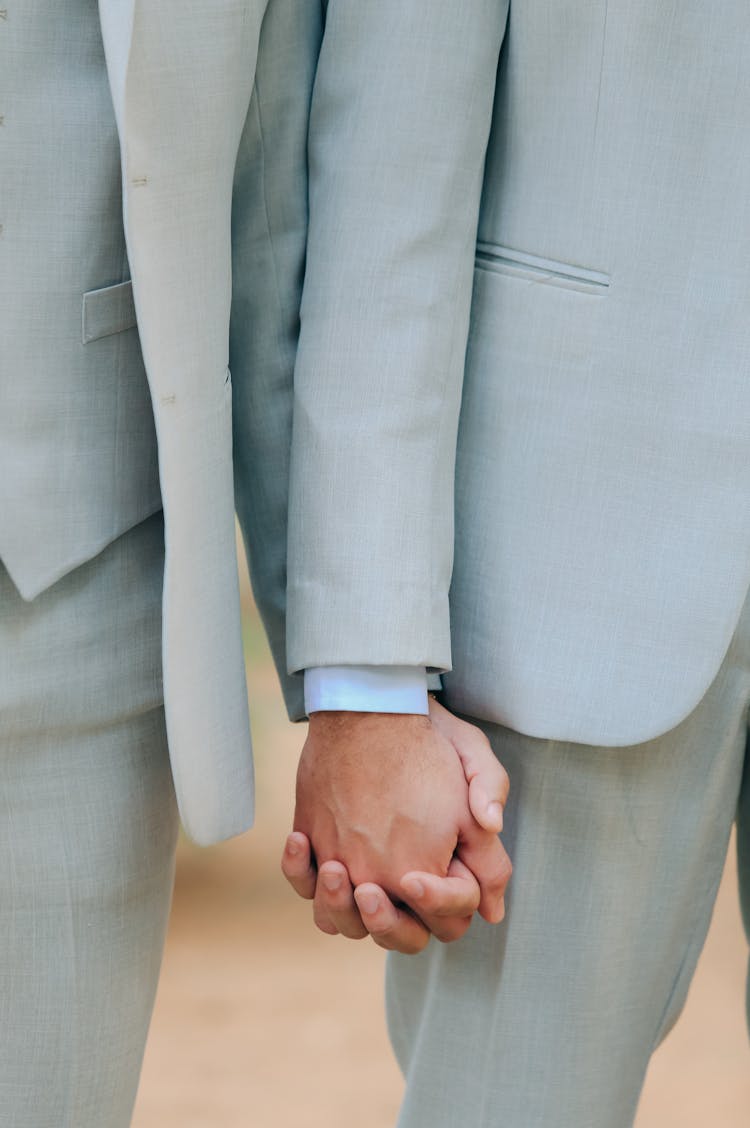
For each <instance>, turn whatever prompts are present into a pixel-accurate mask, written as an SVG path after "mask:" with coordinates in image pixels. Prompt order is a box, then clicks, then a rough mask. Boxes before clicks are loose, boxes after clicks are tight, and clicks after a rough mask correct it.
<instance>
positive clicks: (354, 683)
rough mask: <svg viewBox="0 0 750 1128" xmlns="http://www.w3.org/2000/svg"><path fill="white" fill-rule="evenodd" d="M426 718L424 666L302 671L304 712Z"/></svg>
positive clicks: (317, 667)
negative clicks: (394, 714) (402, 714)
mask: <svg viewBox="0 0 750 1128" xmlns="http://www.w3.org/2000/svg"><path fill="white" fill-rule="evenodd" d="M339 709H340V710H344V711H347V712H356V713H421V714H423V715H426V714H427V712H428V707H427V671H426V670H425V668H424V666H313V667H311V668H310V669H309V670H305V711H306V713H307V714H308V716H309V714H310V713H319V712H321V711H322V710H328V711H331V710H339Z"/></svg>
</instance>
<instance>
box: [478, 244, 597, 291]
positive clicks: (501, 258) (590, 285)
mask: <svg viewBox="0 0 750 1128" xmlns="http://www.w3.org/2000/svg"><path fill="white" fill-rule="evenodd" d="M475 265H476V267H477V269H478V270H488V271H490V272H491V273H493V274H507V275H510V276H511V277H514V278H521V279H526V281H528V282H541V283H546V284H547V285H548V286H563V287H566V288H567V289H571V290H580V291H581V293H584V294H605V293H606V292H607V290H608V289H609V284H610V278H609V275H608V274H603V273H602V271H600V270H589V269H588V267H585V266H574V265H573V264H572V263H568V262H558V261H557V260H556V259H549V258H542V257H541V256H540V255H530V254H527V253H526V252H525V251H516V250H513V248H511V247H502V246H500V245H499V244H497V243H482V242H480V243H477V251H476V263H475Z"/></svg>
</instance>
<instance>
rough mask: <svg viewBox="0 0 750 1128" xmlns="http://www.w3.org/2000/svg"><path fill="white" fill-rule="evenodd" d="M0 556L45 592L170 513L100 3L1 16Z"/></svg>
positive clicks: (13, 1) (60, 3) (43, 4)
mask: <svg viewBox="0 0 750 1128" xmlns="http://www.w3.org/2000/svg"><path fill="white" fill-rule="evenodd" d="M0 154H1V156H0V225H1V226H0V302H1V307H0V308H1V309H2V313H1V314H0V318H1V319H2V321H1V324H2V335H1V338H0V339H1V341H2V344H1V345H0V559H1V560H2V562H3V564H4V565H5V567H6V568H7V570H8V572H9V573H10V575H11V577H12V579H13V581H14V582H15V584H16V586H17V588H18V590H19V591H20V593H21V594H22V595H23V596H24V597H25V598H26V599H32V598H33V597H34V596H36V595H37V594H38V593H39V592H41V591H43V590H44V589H45V588H47V587H48V586H49V585H50V584H52V583H54V582H55V581H56V580H57V579H59V578H60V577H61V576H63V575H65V574H66V573H67V572H69V571H71V570H72V569H73V568H75V567H76V566H77V565H79V564H81V563H83V562H84V561H86V560H88V559H90V558H91V557H93V556H95V555H96V554H97V553H98V552H100V551H101V550H102V549H103V548H104V547H105V546H106V545H107V544H109V543H110V542H111V541H112V540H114V539H115V538H116V537H117V536H119V535H120V534H121V533H122V532H124V531H125V530H126V529H128V528H130V527H132V526H133V525H135V524H137V523H138V522H139V521H141V520H143V519H144V518H145V517H146V516H148V514H150V513H152V512H154V511H156V510H157V509H158V508H159V507H160V505H161V499H160V492H159V479H158V466H157V448H156V437H155V432H154V423H153V413H152V408H151V401H150V396H149V390H148V385H147V381H146V373H145V370H144V366H143V359H142V356H141V349H140V343H139V340H138V331H137V327H136V318H135V309H134V304H133V296H132V291H131V286H130V282H129V280H128V279H129V269H128V262H127V254H126V250H125V237H124V233H123V222H122V199H121V174H120V152H119V145H118V138H117V129H116V124H115V118H114V113H113V109H112V101H111V97H110V90H109V85H108V80H107V71H106V67H105V61H104V51H103V47H102V39H101V29H100V24H99V16H98V9H97V3H96V0H56V2H55V3H51V2H50V0H8V4H7V8H4V10H3V11H2V12H0Z"/></svg>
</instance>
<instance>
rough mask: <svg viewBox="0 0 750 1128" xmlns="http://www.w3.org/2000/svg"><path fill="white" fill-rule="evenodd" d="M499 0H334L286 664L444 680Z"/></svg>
mask: <svg viewBox="0 0 750 1128" xmlns="http://www.w3.org/2000/svg"><path fill="white" fill-rule="evenodd" d="M506 16H507V0H469V2H467V3H456V0H377V3H374V2H370V0H357V2H353V0H329V2H328V5H327V18H326V27H325V33H324V38H323V46H322V52H321V56H320V60H319V63H318V71H317V76H316V82H315V89H314V94H313V103H312V117H311V124H310V141H309V161H310V229H309V242H308V257H307V270H306V276H305V286H304V295H303V303H302V322H301V337H300V346H299V352H298V357H297V365H296V372H295V403H294V413H295V414H294V442H293V452H292V470H291V498H290V527H289V576H288V637H287V646H288V664H289V669H290V670H291V671H298V670H301V669H304V668H305V667H308V666H322V665H344V664H365V663H372V664H384V665H388V664H392V665H409V666H419V665H424V666H427V667H433V668H437V669H448V668H450V662H451V658H450V630H449V619H448V588H449V584H450V577H451V569H452V561H453V479H454V462H455V447H456V434H457V426H458V415H459V408H460V401H461V385H462V377H463V367H464V355H465V350H466V343H467V335H468V323H469V309H470V300H471V290H472V278H473V264H474V250H475V240H476V227H477V220H478V210H479V199H480V192H481V183H482V173H483V166H484V157H485V151H486V146H487V140H488V134H489V128H490V123H491V117H492V103H493V96H494V89H495V79H496V72H497V63H498V55H499V51H500V47H501V44H502V39H503V35H504V30H505V21H506Z"/></svg>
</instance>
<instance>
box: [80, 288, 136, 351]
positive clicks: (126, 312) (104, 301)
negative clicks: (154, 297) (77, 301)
mask: <svg viewBox="0 0 750 1128" xmlns="http://www.w3.org/2000/svg"><path fill="white" fill-rule="evenodd" d="M136 324H137V322H136V316H135V302H134V300H133V284H132V282H130V281H128V282H119V283H118V284H117V285H116V286H105V287H103V289H101V290H89V291H88V293H86V294H84V295H83V313H82V333H83V343H84V345H87V344H88V343H89V342H90V341H97V340H99V338H100V337H110V336H112V334H113V333H122V332H124V331H125V330H126V329H132V328H133V327H134V326H135V325H136Z"/></svg>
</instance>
